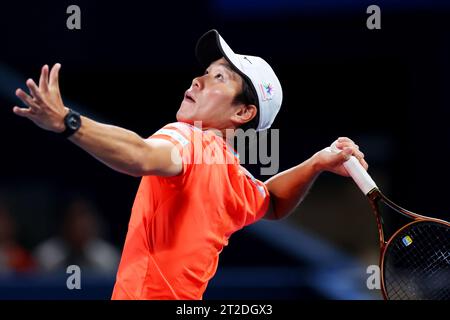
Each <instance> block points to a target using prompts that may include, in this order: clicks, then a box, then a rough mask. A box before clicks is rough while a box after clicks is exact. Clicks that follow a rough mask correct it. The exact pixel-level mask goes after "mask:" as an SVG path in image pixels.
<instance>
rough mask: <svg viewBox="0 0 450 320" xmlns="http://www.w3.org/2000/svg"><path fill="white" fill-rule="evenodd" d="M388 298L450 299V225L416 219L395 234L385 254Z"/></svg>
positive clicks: (384, 280)
mask: <svg viewBox="0 0 450 320" xmlns="http://www.w3.org/2000/svg"><path fill="white" fill-rule="evenodd" d="M381 270H382V272H381V277H382V278H381V280H382V291H383V295H384V297H385V299H389V300H450V224H449V223H447V222H445V221H441V220H438V219H420V220H416V221H413V222H411V223H409V224H407V225H405V226H404V227H402V228H401V229H399V230H398V231H397V232H396V233H394V234H393V235H392V237H391V238H390V239H389V241H388V242H387V244H386V246H385V247H384V250H383V251H382V254H381Z"/></svg>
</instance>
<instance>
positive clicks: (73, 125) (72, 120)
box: [67, 114, 81, 130]
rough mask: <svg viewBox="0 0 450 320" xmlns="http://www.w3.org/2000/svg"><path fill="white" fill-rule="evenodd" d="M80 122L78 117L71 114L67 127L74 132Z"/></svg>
mask: <svg viewBox="0 0 450 320" xmlns="http://www.w3.org/2000/svg"><path fill="white" fill-rule="evenodd" d="M80 122H81V121H80V117H77V116H76V115H74V114H73V115H70V116H69V118H68V119H67V126H68V127H69V128H70V129H72V130H76V129H78V127H79V126H80Z"/></svg>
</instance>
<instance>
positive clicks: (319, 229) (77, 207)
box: [0, 0, 450, 299]
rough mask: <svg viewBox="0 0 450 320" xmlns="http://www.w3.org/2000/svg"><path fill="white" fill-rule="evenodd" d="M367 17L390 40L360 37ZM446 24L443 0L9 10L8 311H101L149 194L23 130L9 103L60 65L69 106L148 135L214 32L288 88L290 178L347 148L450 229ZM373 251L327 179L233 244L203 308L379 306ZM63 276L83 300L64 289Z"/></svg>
mask: <svg viewBox="0 0 450 320" xmlns="http://www.w3.org/2000/svg"><path fill="white" fill-rule="evenodd" d="M71 4H77V5H78V6H79V7H80V8H81V23H82V28H81V30H78V31H74V30H68V29H67V28H66V19H67V17H68V15H67V14H66V8H67V7H68V6H69V5H71ZM371 4H377V5H379V6H380V8H381V26H382V28H381V30H368V29H367V28H366V19H367V18H368V16H369V15H368V14H367V13H366V9H367V7H368V6H369V5H371ZM449 13H450V4H449V3H448V2H447V1H432V2H430V1H407V2H405V1H377V2H371V1H330V0H316V1H312V0H311V1H301V0H298V1H293V0H292V1H289V0H283V1H235V0H216V1H195V2H194V1H193V2H189V1H184V2H174V1H164V2H144V1H135V0H130V1H127V2H117V3H113V2H111V1H95V2H94V1H70V2H69V1H53V2H50V1H39V2H35V1H34V2H32V1H21V0H17V1H14V2H12V1H3V2H2V3H1V4H0V121H1V122H0V137H1V139H2V140H1V141H2V147H1V157H0V164H1V165H0V298H2V299H109V298H110V295H111V290H112V286H113V284H114V278H115V271H116V268H117V263H118V259H119V258H120V252H121V249H122V245H123V242H124V239H125V235H126V231H127V225H128V219H129V215H130V210H131V206H132V203H133V199H134V195H135V192H136V190H137V186H138V183H139V179H136V178H132V177H128V176H124V175H121V174H119V173H117V172H114V171H112V170H110V169H108V168H107V167H105V166H103V165H102V164H100V163H99V162H97V161H96V160H94V159H93V158H91V157H90V156H89V155H87V154H86V153H85V152H83V151H81V150H79V149H78V148H77V147H75V146H74V145H72V144H70V143H68V142H67V141H64V140H62V139H61V138H59V137H56V136H54V135H53V134H51V133H48V132H45V131H42V130H40V129H39V128H37V127H35V126H34V125H33V124H32V123H30V122H28V121H26V120H25V119H22V118H19V117H17V116H15V115H14V114H13V113H12V111H11V109H12V107H13V105H15V104H18V103H19V101H18V99H16V98H15V95H14V92H15V89H16V88H17V87H22V88H24V86H25V80H26V79H27V78H29V77H33V78H34V79H36V78H37V77H38V75H39V70H40V67H41V66H42V65H43V64H53V63H56V62H60V63H61V64H62V70H61V74H60V87H61V90H62V95H63V99H64V101H65V103H66V104H67V105H70V106H73V107H74V108H76V109H78V110H79V111H81V112H82V113H83V114H85V115H88V116H91V117H92V118H94V119H96V120H98V121H102V122H107V123H112V124H115V125H118V126H122V127H125V128H128V129H131V130H133V131H135V132H137V133H138V134H140V135H142V136H149V135H151V134H152V133H153V132H155V131H156V130H157V129H159V128H160V127H162V126H163V125H164V124H166V123H168V122H172V121H174V120H175V113H176V111H177V109H178V107H179V104H180V102H181V100H182V97H183V93H184V91H185V90H186V89H187V88H188V87H189V86H190V83H191V80H192V78H194V77H195V76H197V75H198V74H201V73H202V72H203V70H201V69H200V67H199V66H198V64H197V62H196V59H195V55H194V46H195V43H196V41H197V39H198V37H199V36H201V35H202V34H203V33H204V32H206V31H207V30H209V29H211V28H216V29H218V30H219V32H221V34H222V36H223V37H224V38H225V39H226V40H227V42H228V44H229V45H230V46H231V47H232V48H233V49H234V50H235V51H236V52H238V53H243V54H251V55H258V56H261V57H263V58H265V59H266V60H267V61H268V62H269V63H270V64H271V65H272V66H273V68H274V70H275V71H276V72H277V74H278V76H279V78H280V80H281V83H282V85H283V89H284V103H283V106H282V109H281V112H280V113H279V115H278V117H277V119H276V121H275V123H274V125H273V128H277V129H280V170H284V169H287V168H289V167H292V166H293V165H296V164H298V163H300V162H302V161H304V160H305V159H306V158H308V157H310V156H311V155H312V154H313V153H315V152H316V151H318V150H320V149H322V148H324V147H326V146H328V145H329V144H330V143H331V142H332V141H333V140H335V139H336V138H337V137H339V136H349V137H351V138H352V139H354V140H355V141H356V142H357V143H358V145H359V146H360V148H361V149H362V151H363V152H364V153H365V154H366V159H367V161H368V162H369V164H370V169H369V171H370V173H371V175H372V176H373V177H374V179H375V181H377V183H378V185H379V186H380V188H381V189H382V190H384V192H385V193H386V194H388V195H389V196H390V197H391V198H392V199H394V201H396V202H398V203H399V204H400V205H402V206H404V207H407V208H408V209H410V210H412V211H415V212H418V213H422V214H425V215H431V216H434V217H438V218H443V219H447V220H450V216H449V212H450V207H449V203H448V200H447V197H448V195H447V194H448V192H447V181H449V180H450V179H449V178H450V175H449V170H448V169H447V163H446V161H444V160H447V159H448V157H449V155H450V152H449V145H450V144H449V142H450V141H449V139H450V130H449V126H448V123H447V122H448V119H449V117H448V116H449V109H450V108H449V106H450V98H449V89H448V88H449V84H450V76H449V74H450V63H449V58H450V43H449V39H450V37H449V36H450V26H449V24H448V19H449ZM248 169H249V170H250V171H251V172H252V173H254V175H255V176H256V177H258V178H260V179H261V180H265V179H267V178H268V177H265V176H260V175H259V172H260V171H259V170H258V166H256V165H251V166H248ZM377 241H378V235H377V229H376V225H375V223H374V218H373V214H372V213H371V210H370V207H369V205H368V203H367V201H366V199H365V198H364V197H363V195H362V194H361V193H360V191H359V190H358V189H357V187H356V186H355V185H354V184H353V183H352V181H351V180H350V179H345V178H342V177H337V176H334V175H331V174H323V175H322V176H321V177H320V178H319V179H318V180H317V181H316V183H315V185H314V186H313V188H312V189H311V191H310V193H309V195H308V197H307V198H306V199H305V201H304V203H303V204H302V205H301V206H300V207H299V208H298V209H297V210H296V212H295V213H294V214H292V215H291V216H290V217H289V218H288V219H286V220H284V221H282V222H268V221H262V222H260V223H257V224H255V225H253V226H250V227H249V228H247V229H245V230H242V231H239V232H238V233H236V234H235V235H233V237H232V238H231V240H230V244H229V246H228V247H227V248H225V250H224V252H223V253H222V254H221V260H220V267H219V270H218V272H217V275H216V277H215V278H214V279H213V280H212V281H211V283H210V286H209V288H208V290H207V291H206V293H205V299H221V298H235V299H240V298H255V299H259V298H261V299H263V298H267V299H380V298H381V295H380V291H379V290H369V289H368V288H367V286H366V280H367V278H368V276H369V275H368V274H367V273H366V269H367V267H368V266H369V265H374V264H377V263H378V242H377ZM70 264H78V265H80V266H81V270H82V282H81V285H82V289H81V290H68V289H67V287H66V279H67V277H68V274H66V272H65V271H66V267H67V266H68V265H70Z"/></svg>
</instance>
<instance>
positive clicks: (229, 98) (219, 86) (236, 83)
mask: <svg viewBox="0 0 450 320" xmlns="http://www.w3.org/2000/svg"><path fill="white" fill-rule="evenodd" d="M241 90H242V78H241V77H240V76H239V75H238V74H237V73H236V72H234V71H233V70H232V69H231V67H230V65H229V63H228V62H227V61H226V60H225V59H224V58H221V59H219V60H217V61H214V62H213V63H211V65H210V66H209V67H208V69H207V70H206V72H205V74H204V75H203V76H200V77H197V78H195V79H194V80H193V81H192V84H191V87H190V88H189V89H188V90H187V91H186V93H185V95H184V99H183V101H182V102H181V105H180V109H179V110H178V112H177V120H178V121H181V122H187V123H191V124H194V121H202V123H201V126H202V128H203V129H206V128H216V129H219V130H221V129H226V128H232V127H233V122H232V121H231V118H232V116H233V114H234V113H235V112H236V108H237V107H238V106H236V105H235V104H233V101H234V98H235V96H236V95H237V94H238V93H240V92H241Z"/></svg>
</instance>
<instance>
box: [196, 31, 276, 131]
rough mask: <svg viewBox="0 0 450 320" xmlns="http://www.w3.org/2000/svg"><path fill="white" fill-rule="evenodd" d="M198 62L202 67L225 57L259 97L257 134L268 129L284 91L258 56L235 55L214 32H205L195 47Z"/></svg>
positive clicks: (273, 74) (269, 68) (272, 72)
mask: <svg viewBox="0 0 450 320" xmlns="http://www.w3.org/2000/svg"><path fill="white" fill-rule="evenodd" d="M195 54H196V56H197V59H198V60H199V61H200V63H201V64H202V65H204V66H205V67H206V66H209V64H210V63H212V62H214V61H216V60H218V59H220V58H222V57H224V58H225V59H226V60H227V61H228V62H229V63H230V64H231V65H232V66H233V67H234V68H235V69H236V70H237V71H238V73H239V74H240V75H241V76H242V77H243V78H244V79H246V80H247V81H248V82H249V83H251V84H252V87H253V90H254V92H255V93H256V94H257V96H258V104H259V105H258V106H257V107H258V112H259V124H258V127H257V129H256V130H257V131H261V130H265V129H268V128H270V126H271V125H272V123H273V121H274V120H275V117H276V115H277V113H278V111H279V110H280V107H281V102H282V100H283V91H282V89H281V84H280V81H279V80H278V78H277V76H276V75H275V72H274V71H273V70H272V68H271V67H270V65H269V64H268V63H267V62H266V61H264V60H263V59H262V58H260V57H255V56H247V55H240V54H236V53H234V52H233V50H231V48H230V46H228V44H227V43H226V42H225V40H223V38H222V37H221V36H220V34H219V32H217V30H214V29H213V30H210V31H208V32H206V33H205V34H204V35H203V36H201V37H200V39H199V40H198V42H197V46H196V48H195Z"/></svg>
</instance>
